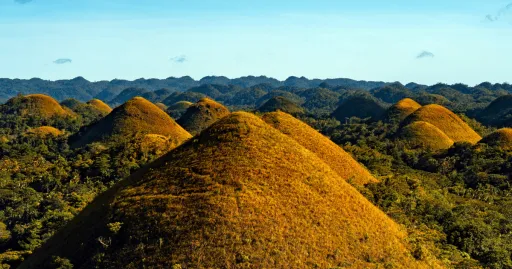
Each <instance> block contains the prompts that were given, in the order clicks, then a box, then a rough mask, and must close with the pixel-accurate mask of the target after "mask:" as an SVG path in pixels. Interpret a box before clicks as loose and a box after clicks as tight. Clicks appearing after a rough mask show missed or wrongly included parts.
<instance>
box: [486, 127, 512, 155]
mask: <svg viewBox="0 0 512 269" xmlns="http://www.w3.org/2000/svg"><path fill="white" fill-rule="evenodd" d="M480 142H481V143H484V144H487V145H490V146H498V147H501V148H502V149H504V150H512V128H503V129H499V130H497V131H495V132H493V133H492V134H490V135H488V136H486V137H484V139H482V141H480Z"/></svg>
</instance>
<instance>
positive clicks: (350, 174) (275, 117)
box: [263, 112, 377, 185]
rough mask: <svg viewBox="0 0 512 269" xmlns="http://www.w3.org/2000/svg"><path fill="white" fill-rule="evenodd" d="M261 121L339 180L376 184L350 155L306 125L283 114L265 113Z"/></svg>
mask: <svg viewBox="0 0 512 269" xmlns="http://www.w3.org/2000/svg"><path fill="white" fill-rule="evenodd" d="M263 120H264V121H265V122H266V123H268V124H270V125H271V126H272V127H274V128H276V129H277V130H279V131H281V132H282V133H283V134H285V135H288V136H289V137H291V138H292V139H294V140H295V141H297V142H298V143H299V144H301V145H302V146H303V147H305V148H307V149H308V150H310V151H311V152H313V153H315V154H317V156H318V157H319V158H320V159H322V160H323V161H324V162H325V163H326V164H328V165H329V166H330V167H331V168H332V169H333V170H334V171H336V172H337V173H338V175H339V176H340V177H341V178H343V179H345V180H350V181H352V182H354V183H355V184H359V185H364V184H367V183H371V182H377V179H375V178H374V177H373V176H372V175H371V174H370V172H368V170H366V169H365V168H364V167H363V166H362V165H361V164H359V163H358V162H357V161H356V160H354V158H352V156H351V155H350V154H348V153H347V152H345V151H344V150H343V149H342V148H340V147H339V146H338V145H336V144H335V143H334V142H332V141H331V140H330V139H329V138H327V137H325V136H323V135H322V134H320V133H319V132H317V131H316V130H315V129H313V128H311V127H310V126H309V125H307V124H306V123H304V122H302V121H300V120H298V119H296V118H294V117H292V116H291V115H289V114H286V113H284V112H273V113H267V114H265V115H263Z"/></svg>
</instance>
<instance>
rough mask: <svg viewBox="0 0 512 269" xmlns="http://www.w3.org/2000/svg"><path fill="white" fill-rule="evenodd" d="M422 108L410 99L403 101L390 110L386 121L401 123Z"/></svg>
mask: <svg viewBox="0 0 512 269" xmlns="http://www.w3.org/2000/svg"><path fill="white" fill-rule="evenodd" d="M420 107H421V105H420V104H418V103H417V102H416V101H414V100H412V99H410V98H405V99H402V100H400V101H399V102H398V103H396V104H394V105H393V106H391V107H390V108H389V109H388V111H387V112H386V120H387V121H396V122H401V121H403V120H404V119H405V118H407V117H408V116H409V115H411V114H412V113H414V111H416V110H418V109H419V108H420Z"/></svg>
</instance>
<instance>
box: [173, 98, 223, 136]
mask: <svg viewBox="0 0 512 269" xmlns="http://www.w3.org/2000/svg"><path fill="white" fill-rule="evenodd" d="M228 114H229V110H228V109H227V108H226V107H225V106H223V105H221V104H219V103H217V102H215V101H213V100H212V99H209V98H203V99H201V100H199V102H197V103H195V104H194V105H192V106H190V107H189V108H188V109H187V111H186V112H185V114H183V116H181V117H180V118H179V119H178V123H179V124H180V125H181V126H183V128H185V130H187V131H188V132H190V133H191V134H192V135H196V134H199V133H200V132H201V131H202V130H204V129H206V128H208V127H209V126H210V125H212V124H213V123H214V122H216V121H217V120H219V119H221V118H223V117H225V116H226V115H228Z"/></svg>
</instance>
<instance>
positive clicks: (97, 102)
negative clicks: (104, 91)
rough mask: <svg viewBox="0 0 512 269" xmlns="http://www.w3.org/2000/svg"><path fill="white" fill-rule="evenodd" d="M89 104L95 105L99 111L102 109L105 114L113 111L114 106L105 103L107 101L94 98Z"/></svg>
mask: <svg viewBox="0 0 512 269" xmlns="http://www.w3.org/2000/svg"><path fill="white" fill-rule="evenodd" d="M87 104H89V105H91V106H93V107H95V108H96V109H98V110H99V111H101V112H103V113H105V114H108V113H110V112H112V108H111V107H110V106H109V105H107V104H105V102H103V101H101V100H100V99H92V100H90V101H89V102H87Z"/></svg>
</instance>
